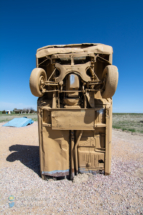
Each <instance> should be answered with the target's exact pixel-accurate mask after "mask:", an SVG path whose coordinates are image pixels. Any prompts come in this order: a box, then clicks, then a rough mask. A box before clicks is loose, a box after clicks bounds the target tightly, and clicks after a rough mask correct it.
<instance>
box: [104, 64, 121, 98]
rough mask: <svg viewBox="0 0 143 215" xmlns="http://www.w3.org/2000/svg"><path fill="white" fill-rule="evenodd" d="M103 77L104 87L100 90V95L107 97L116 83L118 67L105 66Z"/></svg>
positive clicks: (114, 89) (113, 91) (110, 95)
mask: <svg viewBox="0 0 143 215" xmlns="http://www.w3.org/2000/svg"><path fill="white" fill-rule="evenodd" d="M104 79H105V89H104V91H103V92H102V97H103V98H105V99H107V98H111V97H112V96H113V95H114V93H115V91H116V89H117V84H118V68H117V67H116V66H113V65H109V66H106V67H105V69H104V70H103V74H102V80H104Z"/></svg>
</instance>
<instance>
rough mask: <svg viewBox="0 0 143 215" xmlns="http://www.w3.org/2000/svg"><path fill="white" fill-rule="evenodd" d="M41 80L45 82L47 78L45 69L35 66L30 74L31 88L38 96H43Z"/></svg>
mask: <svg viewBox="0 0 143 215" xmlns="http://www.w3.org/2000/svg"><path fill="white" fill-rule="evenodd" d="M41 80H42V81H43V82H45V81H46V80H47V75H46V72H45V70H44V69H42V68H35V69H33V70H32V72H31V76H30V82H29V84H30V90H31V93H32V94H33V95H34V96H36V97H41V96H43V93H42V90H41V83H40V82H41Z"/></svg>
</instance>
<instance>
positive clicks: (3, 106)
mask: <svg viewBox="0 0 143 215" xmlns="http://www.w3.org/2000/svg"><path fill="white" fill-rule="evenodd" d="M14 108H17V109H23V108H34V109H35V110H36V109H37V106H36V105H30V104H28V105H26V104H23V103H9V102H0V110H1V111H2V110H13V109H14Z"/></svg>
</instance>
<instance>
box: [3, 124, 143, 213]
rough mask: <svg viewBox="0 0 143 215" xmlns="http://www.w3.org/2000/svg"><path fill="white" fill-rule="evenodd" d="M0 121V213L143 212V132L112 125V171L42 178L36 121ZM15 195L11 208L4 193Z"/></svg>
mask: <svg viewBox="0 0 143 215" xmlns="http://www.w3.org/2000/svg"><path fill="white" fill-rule="evenodd" d="M2 124H4V123H0V137H1V148H0V167H1V174H0V179H1V180H0V181H1V183H0V189H1V199H0V212H1V214H86V215H87V214H143V136H138V135H132V134H130V133H125V132H121V131H116V130H113V139H112V173H111V175H110V176H104V175H101V174H97V175H92V174H83V175H81V174H79V175H78V176H76V177H75V178H74V181H73V182H71V181H69V180H67V179H64V180H57V181H53V180H49V181H44V180H42V179H41V177H40V172H39V168H40V166H39V148H38V126H37V125H38V124H37V122H34V123H33V124H32V125H30V126H27V127H23V128H11V127H2ZM10 195H13V196H14V197H15V200H14V206H13V207H11V208H10V205H9V203H10V201H9V199H8V198H9V196H10Z"/></svg>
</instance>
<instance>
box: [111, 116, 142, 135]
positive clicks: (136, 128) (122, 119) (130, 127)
mask: <svg viewBox="0 0 143 215" xmlns="http://www.w3.org/2000/svg"><path fill="white" fill-rule="evenodd" d="M113 128H116V129H121V130H122V131H130V132H135V133H142V134H143V114H142V113H139V114H137V113H113Z"/></svg>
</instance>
